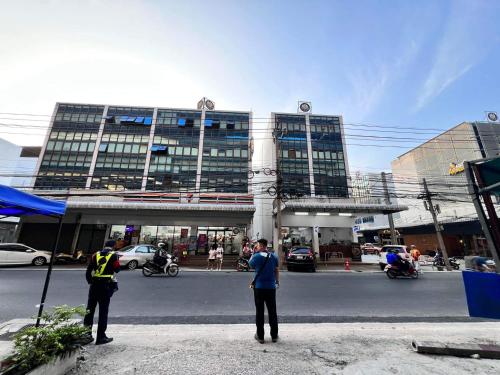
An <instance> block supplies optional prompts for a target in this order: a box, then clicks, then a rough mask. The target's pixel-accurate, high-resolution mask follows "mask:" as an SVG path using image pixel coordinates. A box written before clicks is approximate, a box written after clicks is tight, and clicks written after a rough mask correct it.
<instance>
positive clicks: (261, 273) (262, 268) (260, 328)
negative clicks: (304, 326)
mask: <svg viewBox="0 0 500 375" xmlns="http://www.w3.org/2000/svg"><path fill="white" fill-rule="evenodd" d="M255 251H256V252H255V254H254V255H253V256H252V258H251V259H250V262H249V263H250V267H252V268H254V269H255V276H254V279H253V281H252V283H251V284H250V287H251V288H252V289H253V293H254V301H255V325H256V326H257V332H256V333H255V336H254V337H255V340H257V341H258V342H260V343H261V344H263V343H264V304H265V305H266V307H267V314H268V316H269V326H270V328H271V339H272V342H277V341H278V314H277V312H276V288H278V287H279V268H278V267H279V260H278V257H277V256H276V254H274V253H271V252H269V251H268V250H267V240H266V239H264V238H261V239H260V240H258V241H257V245H256V246H255Z"/></svg>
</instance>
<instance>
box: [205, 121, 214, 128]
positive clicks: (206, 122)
mask: <svg viewBox="0 0 500 375" xmlns="http://www.w3.org/2000/svg"><path fill="white" fill-rule="evenodd" d="M212 125H213V120H210V119H205V127H206V128H211V127H212Z"/></svg>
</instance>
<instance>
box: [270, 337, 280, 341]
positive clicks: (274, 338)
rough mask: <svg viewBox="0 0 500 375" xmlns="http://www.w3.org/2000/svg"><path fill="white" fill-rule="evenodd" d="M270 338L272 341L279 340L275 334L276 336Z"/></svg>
mask: <svg viewBox="0 0 500 375" xmlns="http://www.w3.org/2000/svg"><path fill="white" fill-rule="evenodd" d="M271 340H272V341H273V342H278V340H279V337H278V336H276V337H273V338H272V339H271Z"/></svg>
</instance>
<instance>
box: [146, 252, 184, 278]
mask: <svg viewBox="0 0 500 375" xmlns="http://www.w3.org/2000/svg"><path fill="white" fill-rule="evenodd" d="M165 260H166V262H165V264H164V265H159V264H157V263H155V262H153V261H151V260H148V261H146V263H145V264H144V266H142V274H143V275H144V276H146V277H149V276H152V275H154V274H166V275H168V276H171V277H175V276H177V275H178V274H179V266H178V265H177V258H175V257H173V256H172V255H170V254H167V255H166V256H165Z"/></svg>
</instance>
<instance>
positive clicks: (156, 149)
mask: <svg viewBox="0 0 500 375" xmlns="http://www.w3.org/2000/svg"><path fill="white" fill-rule="evenodd" d="M158 147H159V146H157V145H153V146H151V152H156V151H158Z"/></svg>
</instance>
